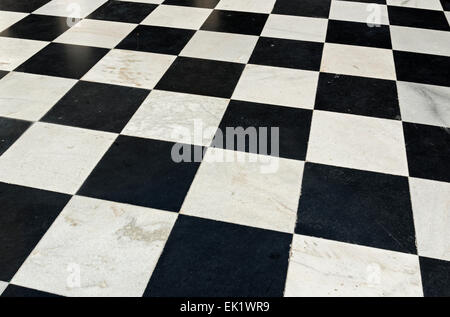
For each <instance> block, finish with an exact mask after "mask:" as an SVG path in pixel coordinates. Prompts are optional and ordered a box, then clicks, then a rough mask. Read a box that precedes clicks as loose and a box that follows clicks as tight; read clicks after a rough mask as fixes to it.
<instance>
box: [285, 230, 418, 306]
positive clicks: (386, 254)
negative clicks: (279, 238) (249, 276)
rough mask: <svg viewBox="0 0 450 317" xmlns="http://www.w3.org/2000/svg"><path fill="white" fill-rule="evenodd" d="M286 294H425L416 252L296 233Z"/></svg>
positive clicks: (289, 295) (310, 295)
mask: <svg viewBox="0 0 450 317" xmlns="http://www.w3.org/2000/svg"><path fill="white" fill-rule="evenodd" d="M284 295H285V296H288V297H291V296H308V297H312V296H333V297H335V296H408V297H409V296H414V297H415V296H423V292H422V282H421V277H420V266H419V259H418V257H417V256H416V255H412V254H405V253H400V252H393V251H388V250H382V249H375V248H369V247H364V246H359V245H354V244H347V243H342V242H337V241H331V240H325V239H318V238H314V237H307V236H302V235H294V239H293V242H292V250H291V257H290V260H289V268H288V273H287V279H286V288H285V293H284Z"/></svg>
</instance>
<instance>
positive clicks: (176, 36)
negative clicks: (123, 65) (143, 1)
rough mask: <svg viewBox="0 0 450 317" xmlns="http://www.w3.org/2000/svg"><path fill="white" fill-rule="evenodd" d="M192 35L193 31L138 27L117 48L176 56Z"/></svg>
mask: <svg viewBox="0 0 450 317" xmlns="http://www.w3.org/2000/svg"><path fill="white" fill-rule="evenodd" d="M194 33H195V31H194V30H185V29H175V28H166V27H160V26H146V25H139V26H138V27H137V28H135V29H134V30H133V32H131V33H130V34H129V35H128V36H127V37H126V38H125V39H123V40H122V42H121V43H120V44H119V45H117V48H120V49H126V50H133V51H143V52H152V53H161V54H172V55H178V54H179V53H180V52H181V50H182V49H183V48H184V46H185V45H186V44H187V42H189V40H190V39H191V37H192V36H193V35H194Z"/></svg>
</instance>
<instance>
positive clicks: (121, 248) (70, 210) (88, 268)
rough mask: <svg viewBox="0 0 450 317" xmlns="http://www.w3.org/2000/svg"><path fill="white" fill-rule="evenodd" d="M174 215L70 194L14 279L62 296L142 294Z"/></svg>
mask: <svg viewBox="0 0 450 317" xmlns="http://www.w3.org/2000/svg"><path fill="white" fill-rule="evenodd" d="M176 217H177V214H176V213H171V212H165V211H161V210H155V209H149V208H142V207H137V206H132V205H126V204H119V203H114V202H110V201H102V200H97V199H92V198H85V197H77V196H74V197H73V198H72V199H71V201H70V202H69V203H68V205H67V206H66V207H65V208H64V210H63V211H62V212H61V214H60V215H59V216H58V218H57V219H56V220H55V222H54V223H53V224H52V226H51V227H50V229H49V230H48V231H47V233H46V234H45V235H44V237H43V238H42V240H41V241H40V242H39V244H38V245H37V246H36V248H35V249H34V250H33V252H32V253H31V254H30V256H29V257H28V258H27V260H26V261H25V263H24V264H23V265H22V266H21V268H20V269H19V271H18V272H17V273H16V275H15V276H14V278H13V283H15V284H18V285H21V286H25V287H31V288H35V289H39V290H43V291H47V292H51V293H54V294H60V295H65V296H142V294H143V292H144V290H145V287H146V286H147V283H148V280H149V279H150V276H151V274H152V272H153V269H154V268H155V266H156V263H157V260H158V258H159V256H160V255H161V252H162V250H163V248H164V245H165V242H166V240H167V238H168V236H169V234H170V231H171V229H172V227H173V224H174V223H175V220H176ZM78 272H79V282H80V283H77V273H78Z"/></svg>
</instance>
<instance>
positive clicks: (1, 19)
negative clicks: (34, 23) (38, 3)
mask: <svg viewBox="0 0 450 317" xmlns="http://www.w3.org/2000/svg"><path fill="white" fill-rule="evenodd" d="M27 15H28V13H22V12H13V11H0V32H1V31H3V30H5V29H7V28H8V27H10V26H11V25H13V24H14V23H16V22H18V21H20V20H22V19H23V18H24V17H26V16H27Z"/></svg>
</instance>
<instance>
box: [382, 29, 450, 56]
mask: <svg viewBox="0 0 450 317" xmlns="http://www.w3.org/2000/svg"><path fill="white" fill-rule="evenodd" d="M390 30H391V40H392V48H393V49H394V50H398V51H408V52H415V53H424V54H433V55H443V56H450V32H447V31H437V30H428V29H419V28H410V27H403V26H396V25H391V26H390Z"/></svg>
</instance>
